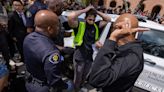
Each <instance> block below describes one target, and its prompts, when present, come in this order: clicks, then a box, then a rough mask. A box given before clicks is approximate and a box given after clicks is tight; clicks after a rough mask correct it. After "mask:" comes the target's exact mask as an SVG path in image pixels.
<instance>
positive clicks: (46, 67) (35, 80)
mask: <svg viewBox="0 0 164 92" xmlns="http://www.w3.org/2000/svg"><path fill="white" fill-rule="evenodd" d="M34 22H35V25H36V27H35V32H33V33H31V34H29V35H28V36H27V37H26V38H25V41H24V45H23V50H24V56H25V63H26V67H27V71H28V72H29V74H30V76H29V78H28V82H27V83H26V88H27V90H28V92H50V89H49V88H51V89H52V90H55V91H53V92H62V91H61V90H63V89H67V92H70V90H71V87H72V86H70V85H71V84H70V83H69V82H67V83H65V82H64V81H63V80H62V79H61V78H62V77H61V71H60V65H61V62H62V61H61V55H60V52H59V50H58V49H57V47H56V46H55V44H54V42H53V41H52V39H53V38H54V37H55V36H56V35H57V34H58V33H59V20H58V17H57V15H56V14H55V13H53V12H51V11H48V10H41V11H39V12H38V13H37V14H36V16H35V19H34ZM59 89H60V91H59ZM57 90H58V91H57Z"/></svg>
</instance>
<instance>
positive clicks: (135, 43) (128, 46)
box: [117, 41, 141, 51]
mask: <svg viewBox="0 0 164 92" xmlns="http://www.w3.org/2000/svg"><path fill="white" fill-rule="evenodd" d="M139 43H140V42H139V41H133V42H129V43H127V44H125V45H122V46H119V47H117V49H118V50H119V51H126V50H129V49H132V48H133V47H137V46H141V45H140V44H139Z"/></svg>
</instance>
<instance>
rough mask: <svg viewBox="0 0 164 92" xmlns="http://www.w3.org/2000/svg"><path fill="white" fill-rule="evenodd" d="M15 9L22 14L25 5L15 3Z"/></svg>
mask: <svg viewBox="0 0 164 92" xmlns="http://www.w3.org/2000/svg"><path fill="white" fill-rule="evenodd" d="M13 8H14V10H16V11H18V12H21V11H22V10H23V5H22V4H21V3H20V2H19V1H14V2H13Z"/></svg>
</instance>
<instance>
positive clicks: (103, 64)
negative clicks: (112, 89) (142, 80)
mask: <svg viewBox="0 0 164 92" xmlns="http://www.w3.org/2000/svg"><path fill="white" fill-rule="evenodd" d="M115 46H116V42H115V41H112V40H106V42H105V44H104V47H103V48H102V49H101V50H100V52H99V53H98V55H97V57H96V59H95V61H94V64H93V66H92V70H91V72H90V76H89V83H90V84H91V85H92V86H94V87H97V88H102V87H108V86H110V85H111V84H113V83H114V82H116V81H117V80H118V79H119V78H121V77H124V76H129V75H133V74H137V75H138V73H139V72H140V71H139V69H138V67H139V66H140V62H139V61H138V60H139V59H138V57H137V56H136V54H134V53H133V52H129V53H126V55H125V56H122V57H119V56H118V57H115V51H114V47H115ZM114 57H115V59H113V58H114ZM128 62H129V63H128ZM129 78H130V77H129ZM133 78H134V79H136V78H137V76H133Z"/></svg>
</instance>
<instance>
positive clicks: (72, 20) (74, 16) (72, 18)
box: [68, 5, 94, 28]
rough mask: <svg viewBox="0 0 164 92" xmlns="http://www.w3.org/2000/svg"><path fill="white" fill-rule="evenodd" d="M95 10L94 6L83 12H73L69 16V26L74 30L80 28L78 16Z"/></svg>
mask: <svg viewBox="0 0 164 92" xmlns="http://www.w3.org/2000/svg"><path fill="white" fill-rule="evenodd" d="M92 8H94V7H93V6H92V5H90V6H88V7H86V8H85V9H83V10H78V11H73V12H71V13H70V14H69V15H68V24H69V26H70V27H72V28H77V27H78V16H79V15H81V14H83V13H85V12H87V11H89V10H90V9H92Z"/></svg>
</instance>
